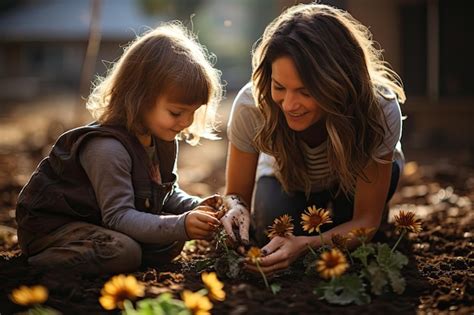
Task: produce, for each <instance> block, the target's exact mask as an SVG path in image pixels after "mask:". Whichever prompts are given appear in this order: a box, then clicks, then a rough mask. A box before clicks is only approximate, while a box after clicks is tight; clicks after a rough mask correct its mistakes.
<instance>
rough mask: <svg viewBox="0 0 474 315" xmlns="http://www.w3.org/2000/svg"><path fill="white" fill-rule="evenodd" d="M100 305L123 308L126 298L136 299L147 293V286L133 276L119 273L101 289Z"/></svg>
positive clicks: (111, 308)
mask: <svg viewBox="0 0 474 315" xmlns="http://www.w3.org/2000/svg"><path fill="white" fill-rule="evenodd" d="M100 293H101V294H102V296H101V297H100V298H99V302H100V305H102V307H103V308H105V309H106V310H113V309H115V308H117V307H118V308H120V309H123V302H124V301H125V300H127V299H128V300H134V299H135V298H136V297H139V296H143V295H144V294H145V287H144V286H143V284H141V283H140V282H138V281H137V279H136V278H135V277H134V276H132V275H129V276H126V275H117V276H114V277H112V278H111V279H110V280H109V281H108V282H106V283H105V284H104V287H103V288H102V290H101V291H100Z"/></svg>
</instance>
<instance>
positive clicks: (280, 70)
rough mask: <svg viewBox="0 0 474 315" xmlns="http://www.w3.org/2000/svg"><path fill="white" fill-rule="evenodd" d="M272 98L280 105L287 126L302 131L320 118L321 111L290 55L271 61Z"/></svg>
mask: <svg viewBox="0 0 474 315" xmlns="http://www.w3.org/2000/svg"><path fill="white" fill-rule="evenodd" d="M271 92H272V98H273V100H274V101H275V103H277V104H278V105H279V106H280V109H281V110H282V111H283V114H284V115H285V118H286V121H287V123H288V126H289V127H290V128H291V129H293V130H295V131H303V130H305V129H307V128H309V127H310V126H311V125H313V124H314V123H316V122H317V121H318V120H320V119H321V117H322V115H323V111H322V109H321V107H320V106H319V104H318V103H317V102H316V100H315V99H314V98H313V97H312V96H311V95H310V94H309V92H308V90H307V89H306V88H305V86H304V85H303V83H302V82H301V79H300V76H299V74H298V71H297V70H296V67H295V64H294V62H293V60H292V59H291V58H290V57H280V58H278V59H276V60H275V61H274V62H273V63H272V86H271Z"/></svg>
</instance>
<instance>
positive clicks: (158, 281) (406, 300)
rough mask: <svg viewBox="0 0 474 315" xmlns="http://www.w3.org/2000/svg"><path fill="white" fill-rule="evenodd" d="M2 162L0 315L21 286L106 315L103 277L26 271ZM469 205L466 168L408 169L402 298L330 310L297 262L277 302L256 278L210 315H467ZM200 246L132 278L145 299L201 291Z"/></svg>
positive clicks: (11, 168)
mask: <svg viewBox="0 0 474 315" xmlns="http://www.w3.org/2000/svg"><path fill="white" fill-rule="evenodd" d="M33 153H34V156H33ZM38 156H40V155H39V154H37V153H36V152H32V155H30V156H29V158H27V159H33V160H34V161H35V160H36V159H37V158H38ZM0 158H2V160H1V161H0V166H1V167H0V169H1V171H2V173H1V174H0V179H1V182H0V240H2V241H1V243H0V249H1V251H0V314H12V313H15V312H19V311H22V310H24V309H23V308H21V307H19V306H16V305H14V304H13V303H12V302H10V301H9V299H8V294H9V293H10V292H11V291H12V289H14V288H16V287H18V286H20V285H30V284H42V285H45V286H46V287H47V288H48V289H49V291H50V297H49V300H48V301H47V303H46V304H47V305H48V306H51V307H53V308H56V309H58V310H60V311H62V312H63V313H64V314H105V313H107V312H105V311H104V310H103V309H102V308H101V306H100V305H99V303H98V298H99V295H100V290H101V288H102V286H103V284H104V283H105V282H106V281H107V279H108V278H109V276H104V277H99V278H97V277H95V278H87V277H83V276H81V275H74V274H68V273H65V272H62V271H61V270H55V271H54V272H49V273H44V272H40V271H38V270H35V269H34V268H31V267H29V266H28V265H27V264H26V260H25V257H23V256H22V255H21V253H20V250H19V248H18V245H17V242H16V236H15V230H14V228H15V226H16V225H15V220H14V211H13V209H14V203H15V200H16V196H17V194H18V192H19V190H20V189H21V183H22V180H21V179H18V178H17V177H15V176H16V175H15V174H17V173H18V168H19V167H20V166H19V165H17V162H18V161H22V159H16V158H12V157H11V156H8V157H7V156H6V155H0ZM23 160H24V159H23ZM30 164H34V163H30ZM217 168H218V169H214V170H212V172H213V173H212V174H219V175H218V176H221V175H220V174H222V173H223V163H219V164H217ZM23 181H24V179H23ZM218 183H220V184H221V181H219V180H218ZM204 184H207V185H209V187H210V188H208V190H209V191H213V190H214V191H216V190H217V189H218V188H219V187H220V186H219V185H217V184H216V175H214V176H213V175H210V176H207V177H206V179H205V180H204ZM189 185H192V184H189ZM216 185H217V186H216ZM183 188H184V189H185V190H186V189H188V188H191V189H192V187H190V186H189V187H183ZM473 201H474V170H473V169H472V168H469V167H461V166H459V165H456V164H454V163H446V162H439V163H434V164H422V163H421V164H420V166H418V164H416V163H410V164H409V166H407V168H406V169H405V174H404V177H403V178H402V181H401V183H400V188H399V190H398V193H397V194H396V195H395V197H394V198H393V200H392V202H391V217H393V214H394V213H397V210H399V209H406V210H413V211H415V212H417V214H418V215H419V216H420V217H421V218H422V220H423V231H422V232H421V233H420V234H419V235H412V234H410V236H409V239H407V240H404V241H403V242H402V243H401V246H400V248H399V249H400V250H401V251H402V252H403V253H405V254H406V255H408V257H409V264H408V266H406V267H405V268H404V269H403V270H402V274H403V275H404V276H405V277H406V280H407V287H406V290H405V292H404V293H403V294H402V295H396V294H386V295H384V296H381V297H373V301H372V303H371V304H369V305H365V306H355V305H350V306H332V305H329V304H327V303H326V302H324V301H320V300H319V299H318V297H317V296H315V295H314V294H313V293H312V291H313V288H314V286H315V279H314V278H312V277H309V276H307V275H305V274H304V272H303V270H304V269H303V266H302V264H301V263H298V262H297V263H296V264H295V265H294V266H293V267H292V268H291V270H290V271H289V272H287V273H285V274H284V275H280V276H278V277H275V278H273V279H272V280H271V281H272V282H278V283H280V284H281V287H282V289H281V291H280V292H279V293H278V294H277V295H272V293H271V292H269V291H268V290H266V289H265V286H264V284H263V282H262V280H261V278H260V277H257V276H248V277H247V278H246V279H240V280H224V282H225V291H226V293H227V299H226V300H225V301H224V302H221V303H214V309H213V314H315V313H322V314H330V313H331V314H341V313H343V314H435V313H442V314H448V313H451V314H473V313H474V238H473V231H474V213H473V211H472V203H473ZM12 228H13V229H12ZM392 231H393V230H392V227H391V226H390V225H384V226H383V227H382V228H381V230H380V231H379V232H378V234H377V236H376V240H378V241H383V242H389V243H391V244H393V243H394V242H395V241H396V235H393V232H392ZM205 245H206V243H205V242H200V243H198V244H197V251H194V252H190V251H188V252H185V253H183V257H184V258H185V259H182V260H178V261H176V262H174V263H171V264H168V265H165V266H160V267H157V268H147V269H143V270H139V271H137V272H136V273H134V275H135V276H136V277H137V278H138V279H139V280H141V281H143V282H144V283H146V287H147V290H146V296H148V297H152V296H156V295H158V294H160V293H162V292H165V291H171V292H173V293H175V294H176V295H178V294H179V292H180V291H182V290H183V289H184V288H186V289H191V290H198V289H200V288H202V282H201V280H200V276H199V273H198V272H197V271H196V268H195V262H196V261H197V260H199V259H201V258H203V257H204V256H205V255H206V254H207V253H208V251H209V249H207V248H206V247H205Z"/></svg>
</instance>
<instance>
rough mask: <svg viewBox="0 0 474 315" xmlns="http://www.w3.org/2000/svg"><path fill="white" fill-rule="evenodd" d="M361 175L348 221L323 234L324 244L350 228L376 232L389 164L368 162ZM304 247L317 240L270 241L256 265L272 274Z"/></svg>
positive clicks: (314, 244)
mask: <svg viewBox="0 0 474 315" xmlns="http://www.w3.org/2000/svg"><path fill="white" fill-rule="evenodd" d="M392 156H393V153H390V154H387V155H385V156H383V157H381V159H383V160H386V161H391V160H392ZM364 171H365V174H366V176H367V179H368V180H364V179H363V178H358V179H357V183H356V193H355V200H354V215H353V217H352V220H351V221H348V222H346V223H343V224H341V225H338V226H336V227H334V228H333V229H331V230H329V231H326V232H325V233H323V238H324V240H325V242H329V240H330V239H331V235H332V234H336V233H337V234H341V235H347V234H348V233H349V232H350V231H351V230H352V229H354V228H359V227H367V228H371V227H373V228H375V229H378V227H379V225H380V221H381V218H382V213H383V209H384V207H385V201H386V199H387V194H388V190H389V187H390V179H391V171H392V163H386V164H382V163H378V162H375V161H371V162H370V163H369V164H368V165H367V167H366V168H365V170H364ZM374 233H375V230H374V232H372V234H371V235H370V236H369V239H371V238H372V236H373V234H374ZM357 243H358V242H357V240H350V241H349V243H348V247H349V248H351V247H355V246H356V245H357ZM308 245H309V246H311V247H313V248H317V247H320V246H321V241H320V238H319V236H293V237H290V238H283V237H276V238H274V239H273V240H271V241H270V242H269V243H268V244H267V245H266V246H264V247H263V248H262V250H263V251H264V252H265V253H266V254H267V256H266V257H263V258H262V259H261V262H260V266H261V267H262V271H263V272H265V273H272V272H275V271H278V270H282V269H285V268H287V267H288V266H289V265H290V264H291V263H292V262H293V261H294V260H296V258H297V257H298V256H300V255H302V254H303V253H305V252H306V251H307V249H308ZM248 268H249V269H250V270H253V271H258V270H257V269H256V267H255V266H253V265H248Z"/></svg>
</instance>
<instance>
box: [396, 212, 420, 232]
mask: <svg viewBox="0 0 474 315" xmlns="http://www.w3.org/2000/svg"><path fill="white" fill-rule="evenodd" d="M395 226H396V227H397V229H400V230H408V231H411V232H413V233H419V232H421V230H422V228H421V220H420V219H417V218H415V213H414V212H412V211H407V212H405V211H403V210H401V211H400V212H399V213H398V214H397V215H395Z"/></svg>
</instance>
